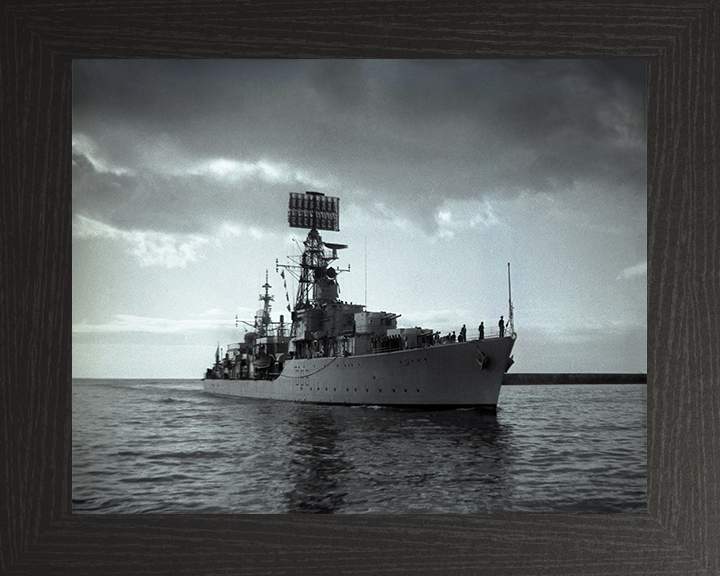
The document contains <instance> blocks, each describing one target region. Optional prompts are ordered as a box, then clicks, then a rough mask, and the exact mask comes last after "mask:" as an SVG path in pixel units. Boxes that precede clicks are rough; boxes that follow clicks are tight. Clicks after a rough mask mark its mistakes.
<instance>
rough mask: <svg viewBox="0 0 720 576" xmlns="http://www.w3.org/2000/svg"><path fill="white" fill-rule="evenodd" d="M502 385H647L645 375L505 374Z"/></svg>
mask: <svg viewBox="0 0 720 576" xmlns="http://www.w3.org/2000/svg"><path fill="white" fill-rule="evenodd" d="M503 384H504V385H506V386H512V385H514V384H515V385H517V384H647V374H604V373H597V374H583V373H579V374H553V373H522V374H505V376H503Z"/></svg>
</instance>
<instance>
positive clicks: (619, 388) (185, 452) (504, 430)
mask: <svg viewBox="0 0 720 576" xmlns="http://www.w3.org/2000/svg"><path fill="white" fill-rule="evenodd" d="M72 393H73V396H72V397H73V420H72V440H73V441H72V459H73V470H72V502H73V513H113V514H117V513H121V514H138V513H159V514H175V513H179V514H188V513H189V514H197V513H209V514H217V513H222V514H256V513H257V514H287V513H337V514H365V513H374V514H396V513H398V514H400V513H402V514H408V513H409V514H422V513H452V514H485V513H562V514H567V513H633V512H638V513H644V512H646V511H647V507H646V503H647V411H646V401H647V388H646V386H645V385H557V386H505V387H503V389H502V391H501V394H500V401H499V405H498V410H497V413H495V414H492V413H488V412H484V411H476V410H467V409H465V410H445V411H419V410H401V409H390V408H379V407H346V406H316V405H312V404H294V403H289V402H273V401H258V400H243V399H233V398H219V397H213V396H210V395H207V394H205V393H204V392H203V391H202V382H201V381H199V380H192V381H191V380H75V379H74V380H73V389H72Z"/></svg>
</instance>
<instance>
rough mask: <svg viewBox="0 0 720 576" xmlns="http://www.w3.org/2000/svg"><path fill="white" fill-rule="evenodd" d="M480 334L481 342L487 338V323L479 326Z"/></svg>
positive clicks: (481, 323)
mask: <svg viewBox="0 0 720 576" xmlns="http://www.w3.org/2000/svg"><path fill="white" fill-rule="evenodd" d="M478 332H479V334H480V340H482V339H483V338H485V323H484V322H480V326H478Z"/></svg>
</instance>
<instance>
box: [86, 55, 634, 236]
mask: <svg viewBox="0 0 720 576" xmlns="http://www.w3.org/2000/svg"><path fill="white" fill-rule="evenodd" d="M73 82H74V91H73V130H74V133H75V134H78V135H83V136H85V137H87V139H88V141H89V142H91V143H92V145H93V146H92V147H90V146H88V147H86V148H83V149H79V150H78V151H77V155H78V157H77V159H76V160H77V164H76V165H75V166H74V182H73V185H74V208H75V209H76V211H78V212H83V213H86V214H88V215H93V214H94V215H96V216H97V217H103V218H105V219H106V220H109V221H110V222H111V223H114V224H117V225H123V226H128V225H131V224H133V223H134V224H133V225H136V226H139V225H140V223H143V224H145V223H147V225H151V224H154V226H157V227H162V228H166V229H168V230H173V229H177V230H179V231H187V230H198V229H200V230H204V229H207V228H208V227H209V226H211V225H212V223H214V222H217V221H222V220H223V219H225V220H231V221H241V222H243V221H244V222H257V220H258V219H259V218H260V217H262V216H264V214H265V213H266V209H267V208H268V203H270V204H273V205H274V206H272V209H273V210H276V209H278V208H280V207H284V206H285V203H286V198H287V193H288V192H290V191H301V190H303V189H313V186H312V184H311V183H312V182H313V180H315V181H320V182H326V183H327V184H328V185H331V184H334V185H337V186H338V188H339V189H327V190H322V191H324V192H328V193H331V194H338V195H341V196H342V195H343V193H347V192H353V191H364V192H366V193H367V198H368V202H370V205H371V204H372V200H373V199H379V200H382V201H383V202H385V203H387V204H389V205H393V206H395V207H397V209H398V210H402V211H403V212H404V213H405V214H406V215H407V217H409V218H412V219H414V220H416V221H417V222H420V223H424V224H425V225H426V226H433V225H434V218H433V216H434V213H435V210H436V209H437V206H438V205H439V204H440V203H441V202H442V200H444V199H448V198H450V199H460V200H462V199H468V198H478V197H480V196H482V195H485V194H487V195H491V196H492V195H499V194H509V195H516V194H518V193H520V192H530V193H532V192H551V193H563V191H565V190H569V189H572V188H573V187H574V186H575V185H577V184H590V185H594V186H596V187H600V188H601V189H603V190H606V192H607V193H608V194H635V195H642V196H644V195H645V193H646V192H645V178H646V176H645V174H646V172H645V141H646V138H645V130H646V124H645V68H644V63H643V62H638V61H482V60H462V61H457V60H455V61H445V60H443V61H424V60H412V61H364V60H354V61H332V60H317V61H267V60H258V61H210V62H208V61H80V62H77V63H76V65H75V67H74V71H73ZM83 157H86V158H85V159H83ZM219 158H222V159H228V160H234V161H238V162H244V163H251V164H252V163H258V162H270V163H274V164H276V165H281V166H284V167H286V168H287V173H284V174H283V175H282V177H276V178H268V177H266V176H263V175H262V174H259V173H256V172H251V173H250V174H248V175H247V176H246V177H243V178H237V179H225V180H223V179H222V178H220V179H218V178H212V177H209V176H208V175H207V174H205V175H199V174H197V173H190V172H191V171H192V170H193V169H194V168H196V167H197V166H198V165H200V164H202V163H203V162H209V161H212V160H214V159H219ZM90 161H92V162H95V163H96V165H102V166H104V167H105V169H104V170H98V169H97V168H96V167H95V165H93V164H92V163H91V162H90ZM122 169H124V170H126V172H125V173H123V172H122ZM76 176H77V178H76ZM277 213H280V214H282V208H280V212H277ZM280 220H282V218H280ZM282 224H283V223H282V222H279V225H282Z"/></svg>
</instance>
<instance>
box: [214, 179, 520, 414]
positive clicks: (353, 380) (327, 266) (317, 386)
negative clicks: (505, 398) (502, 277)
mask: <svg viewBox="0 0 720 576" xmlns="http://www.w3.org/2000/svg"><path fill="white" fill-rule="evenodd" d="M288 222H289V224H290V227H294V228H303V229H309V232H308V235H307V238H306V240H305V241H304V247H303V249H302V253H301V254H300V255H299V256H294V257H288V258H289V259H290V263H289V264H280V263H279V262H278V261H277V260H276V261H275V268H276V272H278V271H279V273H280V276H281V277H282V278H283V282H284V283H285V287H286V289H287V283H286V277H285V272H288V273H289V274H290V275H292V277H293V278H295V280H296V281H297V293H296V296H295V299H294V300H295V302H294V307H293V308H292V309H291V308H290V303H289V300H290V299H289V296H288V311H289V312H290V314H291V316H290V321H289V322H286V320H285V317H284V315H280V317H279V321H273V320H272V318H271V311H272V304H271V302H273V300H274V297H273V296H272V295H271V294H270V288H271V286H270V284H269V283H268V276H267V270H266V273H265V284H264V285H263V288H264V292H263V293H262V294H260V297H259V299H260V301H261V302H263V306H262V308H260V309H259V310H258V311H257V312H256V314H255V318H254V320H253V322H252V323H250V322H246V321H240V320H238V319H237V317H236V325H238V322H244V323H245V324H248V325H249V326H251V328H252V330H251V331H250V332H247V333H246V334H245V335H244V339H243V340H242V341H241V342H236V343H231V344H228V346H227V350H226V351H225V354H224V355H223V354H221V350H220V347H219V344H218V347H217V349H216V351H215V363H214V364H213V366H212V367H211V368H208V369H207V370H206V372H205V377H204V379H203V380H204V382H203V388H204V390H205V392H207V393H210V394H214V395H220V396H231V397H243V398H257V399H271V400H285V401H294V402H310V403H320V404H345V405H372V406H397V407H419V408H451V407H452V408H456V407H477V408H490V409H495V408H496V406H497V403H498V397H499V395H500V388H501V385H502V380H503V375H504V374H505V372H507V370H508V369H509V368H510V366H511V365H512V364H513V358H512V356H511V353H512V349H513V345H514V343H515V339H516V333H515V330H514V325H513V307H512V292H511V290H510V264H508V294H509V297H508V304H509V314H508V319H507V322H506V323H503V320H502V317H501V319H500V323H499V325H498V326H497V327H495V328H493V329H492V330H488V333H487V335H485V334H483V331H482V330H481V328H480V327H479V329H478V337H477V338H472V339H468V338H467V332H466V330H465V329H463V330H461V331H460V334H459V337H457V338H455V337H454V333H453V335H447V336H441V335H440V333H438V332H436V331H434V330H432V329H427V328H423V327H419V326H415V327H398V318H399V317H400V314H396V313H392V312H386V311H380V312H371V311H368V310H367V309H366V306H365V305H361V304H353V303H348V302H344V301H341V300H340V299H339V298H338V295H339V284H338V276H339V274H340V273H342V272H349V266H348V269H341V268H339V267H337V266H335V265H333V264H334V263H335V261H336V260H338V251H339V250H342V249H344V248H347V245H344V244H335V243H330V242H324V241H323V239H322V237H321V236H320V233H319V232H318V230H330V231H339V230H340V227H339V224H340V199H339V198H337V197H330V196H326V195H325V194H323V193H320V192H305V193H304V194H302V193H295V192H293V193H291V194H290V202H289V209H288Z"/></svg>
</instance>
